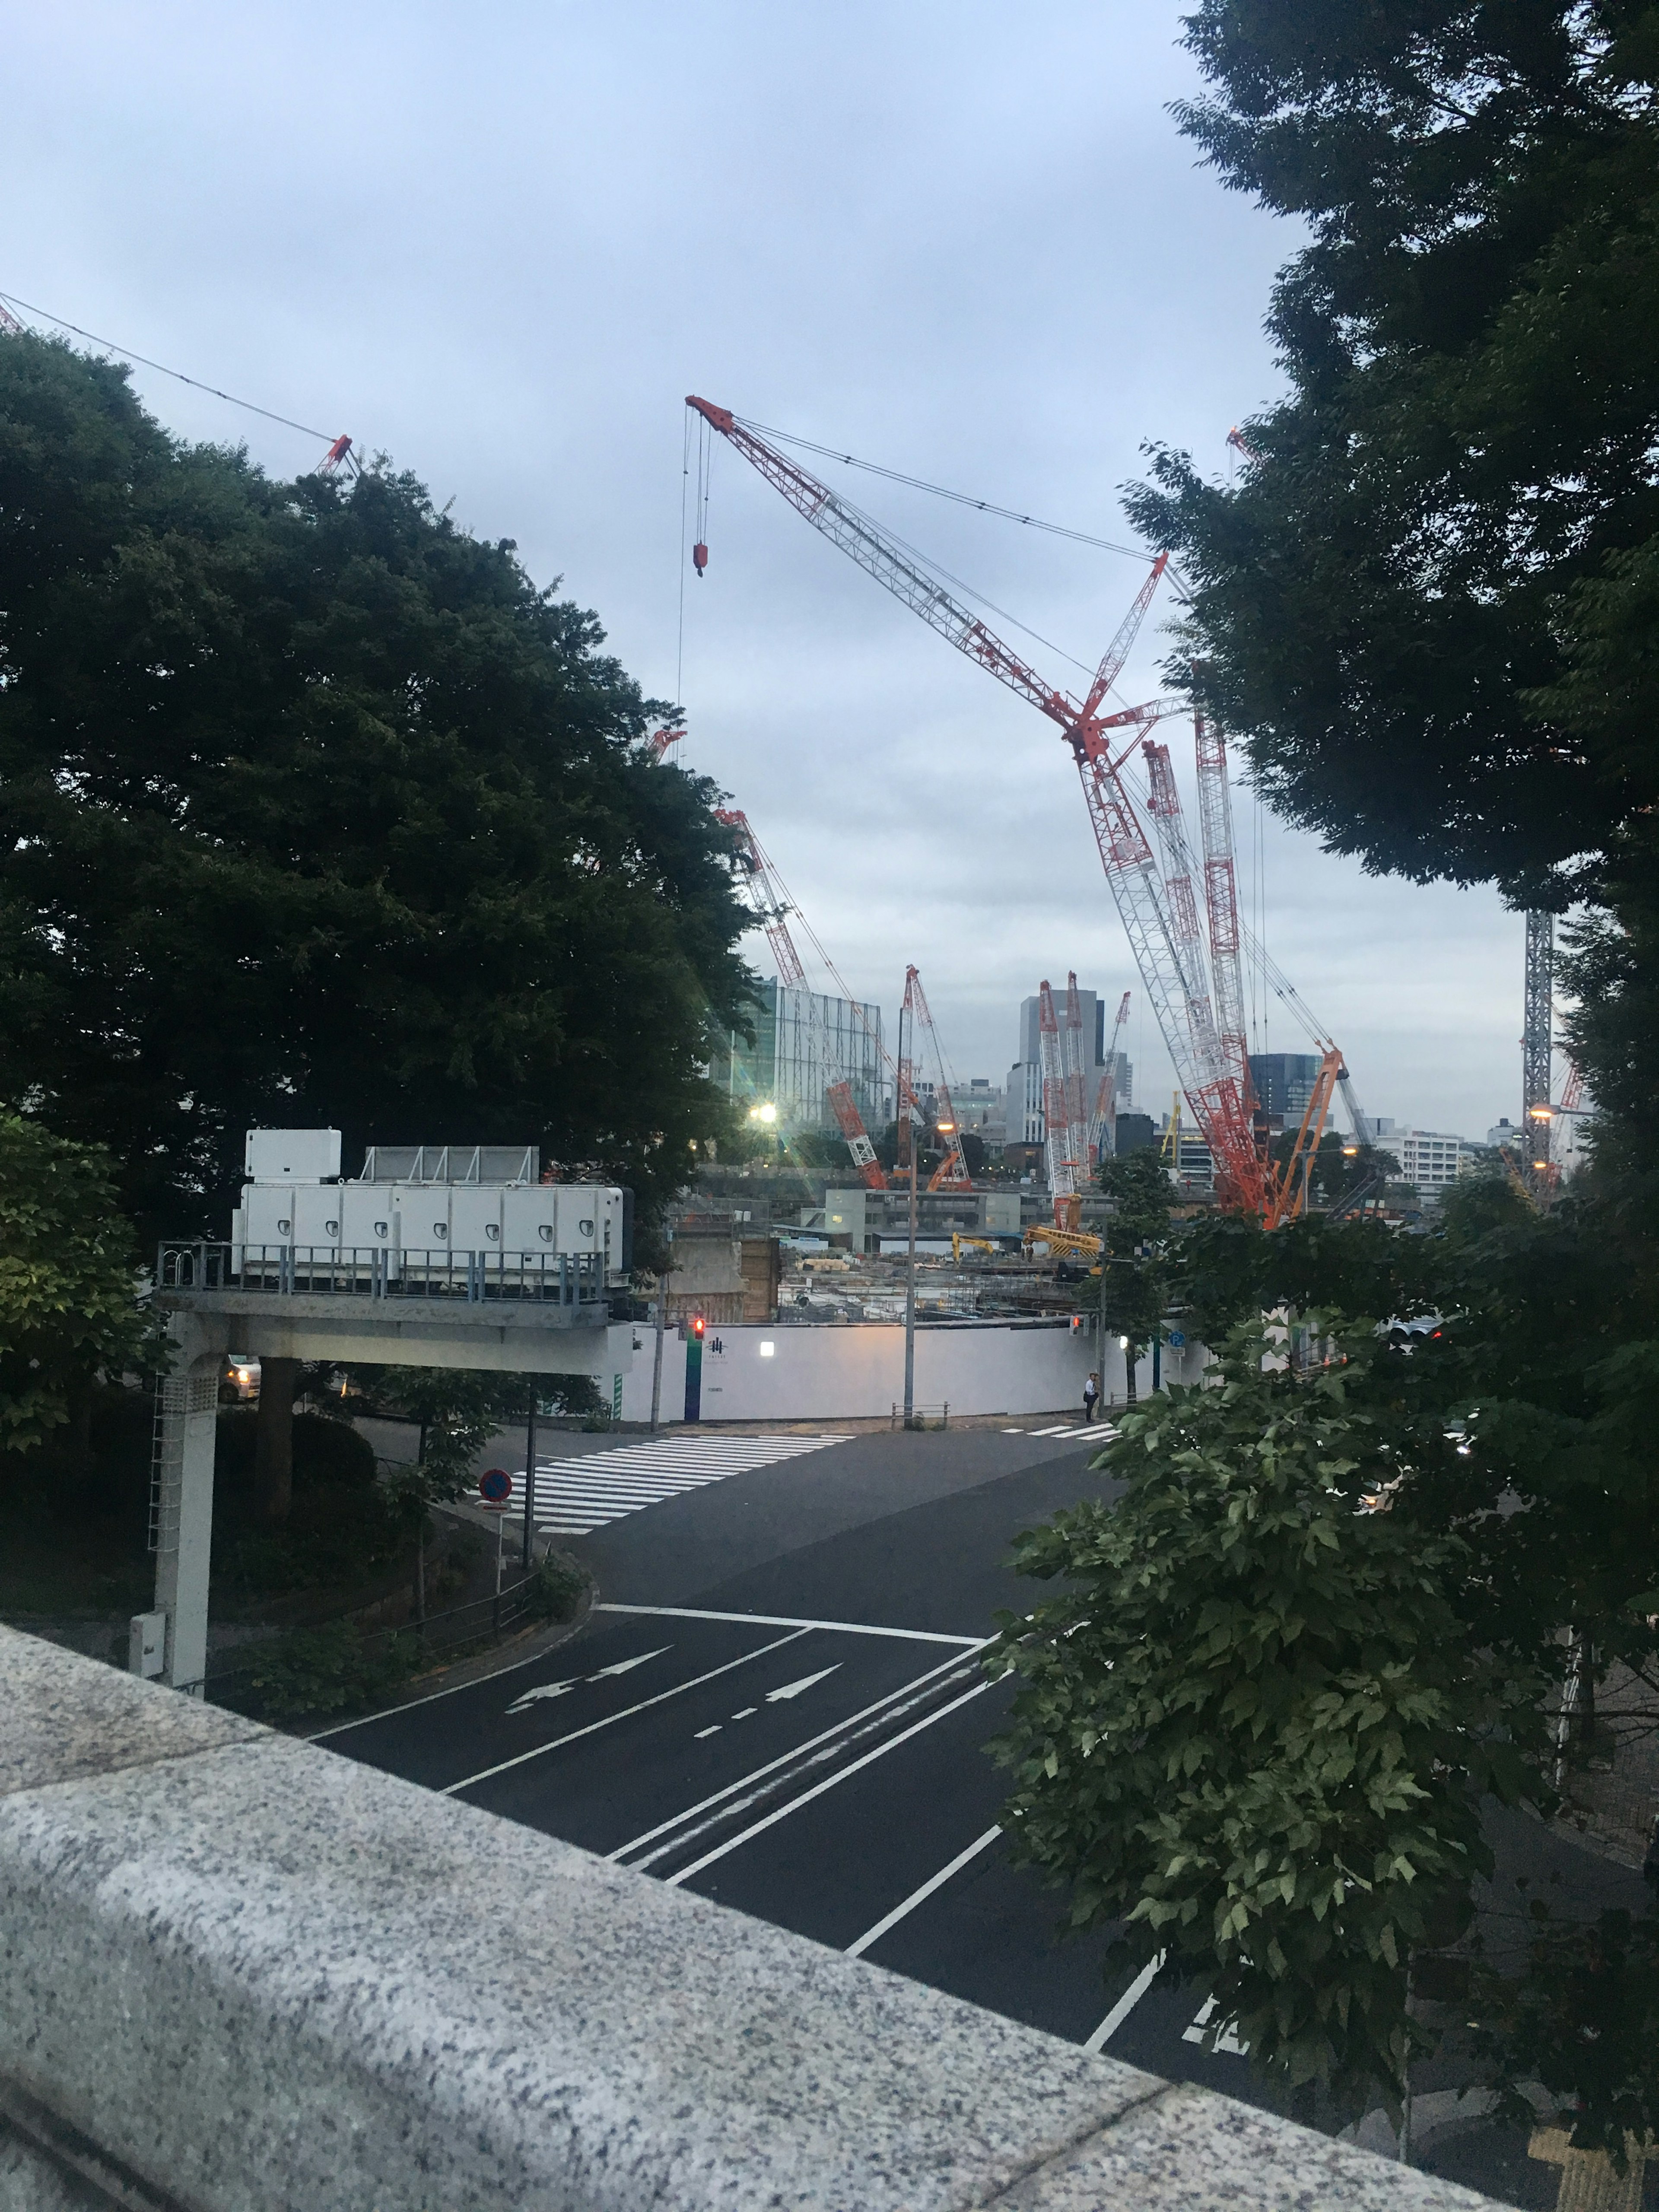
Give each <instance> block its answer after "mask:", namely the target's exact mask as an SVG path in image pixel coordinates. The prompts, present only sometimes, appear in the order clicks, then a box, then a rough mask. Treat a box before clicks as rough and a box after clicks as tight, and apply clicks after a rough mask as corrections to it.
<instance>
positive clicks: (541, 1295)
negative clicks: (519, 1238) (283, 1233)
mask: <svg viewBox="0 0 1659 2212" xmlns="http://www.w3.org/2000/svg"><path fill="white" fill-rule="evenodd" d="M155 1287H156V1289H157V1290H158V1291H162V1292H165V1293H167V1294H169V1295H182V1296H186V1297H187V1296H189V1295H191V1294H201V1293H204V1292H206V1293H223V1292H226V1291H258V1292H260V1293H263V1294H268V1295H269V1296H270V1297H352V1298H422V1299H435V1298H447V1299H452V1300H454V1301H456V1302H458V1303H460V1304H467V1305H482V1304H486V1303H487V1302H489V1301H492V1300H500V1301H502V1302H511V1303H515V1304H535V1305H551V1306H567V1307H583V1306H589V1307H599V1306H601V1305H603V1304H604V1303H605V1260H604V1256H603V1255H602V1254H599V1253H597V1252H594V1253H588V1252H494V1251H489V1252H467V1251H453V1250H451V1249H449V1248H448V1247H447V1246H444V1247H441V1248H438V1249H431V1250H417V1251H411V1250H410V1249H408V1248H407V1247H404V1246H397V1245H384V1244H374V1245H338V1244H232V1243H223V1244H217V1243H204V1242H202V1241H200V1240H190V1241H167V1240H166V1239H164V1240H163V1241H162V1243H161V1247H160V1249H159V1251H158V1253H157V1255H156V1263H155Z"/></svg>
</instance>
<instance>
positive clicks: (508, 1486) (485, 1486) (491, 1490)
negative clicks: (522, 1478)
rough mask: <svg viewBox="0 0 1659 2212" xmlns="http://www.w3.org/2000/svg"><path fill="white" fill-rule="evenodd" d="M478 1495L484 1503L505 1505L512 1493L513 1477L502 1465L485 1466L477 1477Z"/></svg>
mask: <svg viewBox="0 0 1659 2212" xmlns="http://www.w3.org/2000/svg"><path fill="white" fill-rule="evenodd" d="M478 1495H479V1497H480V1498H483V1502H484V1504H486V1505H496V1506H500V1505H505V1504H507V1500H508V1498H511V1497H512V1495H513V1478H512V1476H511V1475H510V1474H508V1473H507V1469H506V1468H504V1467H487V1468H485V1469H484V1471H483V1474H481V1475H480V1476H479V1477H478Z"/></svg>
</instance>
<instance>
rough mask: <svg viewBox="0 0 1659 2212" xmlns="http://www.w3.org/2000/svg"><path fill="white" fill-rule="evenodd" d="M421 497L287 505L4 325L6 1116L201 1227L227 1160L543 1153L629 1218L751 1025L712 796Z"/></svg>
mask: <svg viewBox="0 0 1659 2212" xmlns="http://www.w3.org/2000/svg"><path fill="white" fill-rule="evenodd" d="M602 644H603V633H602V631H601V630H600V629H599V623H598V622H597V621H596V620H595V618H594V617H593V616H592V615H591V614H588V613H585V612H583V611H581V610H580V608H577V607H575V606H574V605H570V604H568V602H565V601H562V600H559V599H556V597H555V596H554V592H553V590H552V589H551V588H548V589H546V590H544V589H541V588H538V586H537V585H536V584H535V583H533V582H532V580H531V579H530V577H529V576H528V575H527V574H526V572H525V570H524V568H522V566H521V565H520V562H519V561H518V560H517V558H516V557H515V556H514V551H513V544H512V542H511V541H510V540H508V539H505V538H503V539H501V540H500V541H499V542H497V543H495V544H487V543H483V542H482V541H480V540H478V539H477V538H471V537H470V536H469V535H467V533H466V532H465V531H464V530H462V529H460V528H459V527H457V526H455V525H454V524H453V522H452V521H451V520H449V519H448V518H447V514H444V513H439V512H437V511H436V510H435V507H434V506H433V504H432V502H431V501H430V499H429V498H428V495H427V493H426V491H425V489H423V487H422V485H421V484H420V483H417V482H416V480H415V478H414V477H410V476H408V475H400V474H395V473H392V472H391V471H389V470H386V469H380V468H377V469H373V470H371V471H368V473H366V474H365V475H363V476H362V477H358V478H356V480H355V481H353V482H351V483H343V482H341V481H339V480H338V479H328V478H323V477H315V476H313V477H301V479H299V480H298V481H297V482H296V483H275V482H273V481H271V480H270V479H269V478H268V477H265V476H264V475H263V474H262V473H261V471H259V470H258V469H257V468H255V467H254V466H253V465H252V464H251V463H250V462H249V461H248V459H247V458H246V455H245V454H244V453H235V452H227V451H225V450H223V449H221V448H216V447H191V446H187V445H184V444H181V443H179V441H175V440H173V438H171V437H170V436H168V435H167V433H166V432H165V431H164V430H163V429H162V428H161V427H160V425H159V424H158V423H156V422H155V421H154V420H153V419H152V418H151V417H150V416H148V415H147V414H146V413H145V412H144V410H143V408H142V407H141V406H140V405H139V404H138V402H137V399H136V398H135V397H134V395H133V393H132V392H131V388H130V386H129V384H128V381H127V377H126V373H125V370H124V369H122V368H118V366H116V365H114V364H112V363H111V362H106V361H100V360H93V359H88V358H87V357H86V356H82V355H79V354H76V353H74V352H72V351H70V349H67V348H66V347H64V346H63V345H61V344H58V343H49V342H46V341H43V340H40V339H37V338H35V337H27V336H26V337H18V336H12V337H0V853H3V854H4V863H3V867H0V1098H9V1099H10V1100H11V1101H12V1102H14V1103H16V1104H19V1105H23V1106H26V1107H27V1110H28V1111H29V1112H30V1113H31V1114H32V1115H34V1116H36V1117H37V1118H38V1119H39V1120H40V1121H41V1122H43V1123H44V1124H46V1126H49V1127H52V1128H53V1129H54V1130H56V1131H58V1133H61V1134H64V1135H68V1136H71V1137H75V1138H77V1139H90V1138H93V1137H100V1138H102V1139H105V1140H106V1141H107V1143H108V1145H109V1146H110V1148H111V1150H112V1152H113V1154H114V1155H115V1158H116V1160H117V1162H118V1174H119V1177H120V1183H121V1189H122V1194H123V1196H124V1199H125V1202H126V1203H127V1205H128V1206H129V1208H130V1209H131V1211H133V1212H135V1213H136V1214H137V1216H138V1217H139V1218H141V1219H142V1220H143V1224H144V1225H145V1228H146V1230H147V1231H149V1232H150V1233H156V1232H158V1231H161V1232H173V1233H180V1232H185V1233H191V1232H194V1233H202V1232H206V1233H210V1234H218V1235H223V1234H224V1233H225V1229H226V1223H227V1219H228V1212H229V1208H230V1206H231V1204H232V1202H233V1199H234V1190H235V1187H236V1182H237V1177H238V1172H239V1170H240V1155H241V1143H242V1132H243V1130H244V1129H245V1128H246V1127H251V1126H255V1125H258V1124H260V1123H276V1124H285V1125H293V1124H295V1123H301V1124H319V1125H326V1124H332V1125H334V1126H337V1127H339V1128H341V1129H342V1131H343V1133H344V1136H345V1139H346V1145H347V1157H348V1159H349V1158H351V1157H352V1155H353V1153H354V1152H356V1148H357V1147H358V1146H361V1145H363V1144H366V1143H373V1142H377V1141H379V1142H394V1143H395V1142H402V1143H407V1142H410V1141H411V1140H413V1139H418V1138H422V1137H424V1138H428V1139H431V1138H437V1137H445V1138H454V1137H457V1136H460V1135H465V1136H467V1137H469V1138H476V1139H480V1140H483V1141H487V1142H503V1143H505V1142H527V1143H535V1144H538V1145H539V1146H541V1147H542V1149H543V1152H544V1155H547V1156H550V1157H551V1158H554V1159H556V1160H559V1161H562V1162H565V1163H568V1164H571V1165H572V1166H573V1167H583V1166H586V1165H589V1164H592V1165H596V1166H598V1167H599V1168H602V1169H603V1170H604V1171H605V1173H606V1174H607V1175H611V1176H617V1178H618V1179H620V1180H623V1181H624V1182H628V1183H629V1184H631V1185H632V1186H633V1188H635V1191H636V1193H637V1194H638V1196H639V1200H640V1205H641V1214H642V1218H643V1220H644V1223H645V1225H647V1226H648V1225H649V1222H650V1218H651V1216H652V1213H653V1209H654V1208H655V1207H656V1206H658V1205H659V1202H660V1201H661V1200H662V1199H663V1198H664V1197H665V1194H667V1193H669V1192H671V1191H672V1190H673V1189H675V1188H678V1186H679V1185H680V1184H681V1183H683V1182H684V1178H685V1173H686V1167H687V1163H688V1161H689V1160H690V1158H691V1157H692V1152H691V1147H692V1145H693V1143H694V1141H696V1140H697V1139H702V1138H703V1137H705V1136H708V1135H711V1134H712V1135H716V1136H718V1135H719V1134H720V1133H721V1132H722V1131H723V1130H724V1128H725V1126H726V1114H725V1108H724V1105H723V1103H722V1102H721V1100H720V1097H718V1095H717V1094H716V1093H715V1091H714V1088H713V1086H711V1085H709V1084H708V1081H707V1080H706V1079H705V1078H704V1076H703V1075H702V1073H701V1069H702V1064H703V1062H704V1060H705V1059H706V1057H707V1050H706V1047H707V1038H708V1032H709V1030H711V1028H716V1029H718V1030H720V1032H721V1033H729V1032H730V1030H732V1029H733V1028H739V1029H740V1028H743V1027H744V1024H745V1022H746V1019H747V1014H746V1006H747V1003H748V1000H747V993H748V991H749V988H750V979H749V977H748V975H747V971H746V970H745V969H744V967H743V965H742V963H740V961H739V960H738V957H737V954H736V952H735V950H734V948H735V946H736V944H737V941H738V937H739V935H740V934H741V933H742V931H743V929H744V926H745V920H746V916H745V912H744V908H742V906H741V904H740V903H739V902H738V899H737V897H736V896H735V895H734V892H733V889H732V882H731V878H730V872H729V856H730V837H729V833H728V832H727V831H726V830H725V829H722V828H721V826H720V824H719V823H716V822H715V821H714V816H713V812H712V802H713V801H714V799H715V798H716V797H717V795H718V794H717V793H716V792H715V790H714V787H713V786H712V785H711V784H709V783H708V781H706V780H705V779H702V778H697V777H694V776H690V775H686V774H685V773H684V771H682V770H680V769H676V768H673V767H667V766H665V767H659V766H656V765H655V764H654V763H653V762H652V761H651V759H650V757H649V755H648V753H647V750H646V749H645V748H644V747H643V746H642V745H641V744H640V743H639V742H638V741H639V740H640V739H641V738H642V737H643V735H644V734H645V733H646V731H647V726H648V724H649V723H650V721H651V720H652V719H653V716H654V715H656V714H658V713H659V712H660V711H661V709H660V708H659V707H657V706H656V705H654V704H653V702H649V701H647V700H646V699H645V698H643V697H642V696H641V693H640V691H639V690H638V688H637V686H636V685H635V684H634V683H633V682H632V681H631V680H630V679H629V678H628V677H627V676H626V675H625V674H624V672H623V670H622V669H621V667H620V666H619V665H617V662H616V661H615V660H614V659H610V658H609V657H607V656H606V655H605V653H604V652H603V651H602V649H601V648H602Z"/></svg>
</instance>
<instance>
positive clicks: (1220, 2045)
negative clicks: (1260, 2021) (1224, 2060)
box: [1181, 1997, 1249, 2058]
mask: <svg viewBox="0 0 1659 2212" xmlns="http://www.w3.org/2000/svg"><path fill="white" fill-rule="evenodd" d="M1214 2010H1215V1999H1214V1998H1213V1997H1206V1999H1205V2001H1204V2009H1203V2010H1202V2011H1201V2012H1200V2014H1199V2015H1198V2018H1197V2019H1196V2020H1195V2021H1194V2022H1193V2024H1192V2026H1191V2027H1183V2028H1182V2031H1181V2039H1182V2042H1183V2043H1202V2042H1203V2040H1204V2031H1205V2029H1206V2027H1208V2026H1209V2024H1210V2015H1212V2013H1213V2012H1214ZM1215 2048H1216V2049H1217V2051H1225V2053H1226V2055H1227V2056H1228V2057H1229V2058H1245V2057H1249V2052H1248V2051H1246V2050H1245V2048H1244V2046H1243V2044H1242V2043H1241V2042H1240V2041H1239V2039H1238V2038H1237V2036H1236V2035H1235V2034H1234V2033H1233V2031H1232V2029H1231V2027H1224V2028H1223V2029H1222V2031H1221V2033H1220V2034H1219V2035H1218V2036H1217V2038H1216V2039H1215Z"/></svg>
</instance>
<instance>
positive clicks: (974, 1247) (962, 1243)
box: [951, 1229, 1002, 1267]
mask: <svg viewBox="0 0 1659 2212" xmlns="http://www.w3.org/2000/svg"><path fill="white" fill-rule="evenodd" d="M1001 1250H1002V1247H1001V1246H1000V1244H997V1243H993V1241H992V1240H991V1238H990V1237H964V1236H963V1234H962V1232H961V1231H959V1230H956V1229H953V1230H952V1231H951V1261H952V1264H953V1265H954V1266H956V1267H960V1266H961V1265H962V1255H963V1253H964V1252H988V1253H989V1254H990V1255H991V1257H992V1258H993V1259H996V1258H997V1257H998V1256H999V1255H1000V1252H1001Z"/></svg>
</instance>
